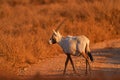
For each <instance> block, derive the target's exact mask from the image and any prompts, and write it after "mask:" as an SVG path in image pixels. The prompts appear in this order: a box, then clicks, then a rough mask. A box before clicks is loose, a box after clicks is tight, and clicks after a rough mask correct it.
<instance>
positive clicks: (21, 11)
mask: <svg viewBox="0 0 120 80" xmlns="http://www.w3.org/2000/svg"><path fill="white" fill-rule="evenodd" d="M63 19H66V21H65V23H64V24H63V25H62V27H61V29H60V32H61V33H62V34H63V35H64V36H66V35H68V34H69V35H86V36H87V37H89V38H90V40H91V43H97V42H101V41H104V40H110V39H117V38H120V0H0V65H1V66H0V70H1V71H2V70H3V68H4V70H6V71H7V70H8V71H7V72H9V71H11V69H12V70H13V71H15V72H16V71H17V69H20V68H24V67H29V66H30V65H31V64H34V63H37V62H39V61H40V60H43V59H45V58H48V57H52V56H55V55H58V54H59V53H62V50H61V49H60V47H59V46H57V45H55V46H50V45H48V40H49V38H50V36H51V34H52V29H55V28H56V27H57V25H59V23H60V22H61V21H62V20H63ZM4 70H3V72H4Z"/></svg>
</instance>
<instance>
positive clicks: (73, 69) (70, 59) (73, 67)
mask: <svg viewBox="0 0 120 80" xmlns="http://www.w3.org/2000/svg"><path fill="white" fill-rule="evenodd" d="M69 56H70V55H69ZM70 62H71V65H72V68H73V71H74V72H75V73H76V70H75V67H74V63H73V61H72V58H71V56H70Z"/></svg>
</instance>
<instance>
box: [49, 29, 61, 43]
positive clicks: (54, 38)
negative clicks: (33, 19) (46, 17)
mask: <svg viewBox="0 0 120 80" xmlns="http://www.w3.org/2000/svg"><path fill="white" fill-rule="evenodd" d="M61 38H62V35H61V34H60V33H59V31H55V30H53V34H52V37H51V38H50V40H49V44H55V43H58V42H59V41H60V40H61Z"/></svg>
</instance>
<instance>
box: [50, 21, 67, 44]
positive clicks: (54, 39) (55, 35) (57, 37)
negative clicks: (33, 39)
mask: <svg viewBox="0 0 120 80" xmlns="http://www.w3.org/2000/svg"><path fill="white" fill-rule="evenodd" d="M64 21H65V19H64V20H63V21H62V22H61V24H59V26H58V27H57V28H56V30H53V34H52V37H51V38H50V40H49V44H55V43H58V42H59V41H60V40H61V39H62V35H61V34H60V33H59V31H58V30H59V29H60V27H61V25H62V24H63V22H64Z"/></svg>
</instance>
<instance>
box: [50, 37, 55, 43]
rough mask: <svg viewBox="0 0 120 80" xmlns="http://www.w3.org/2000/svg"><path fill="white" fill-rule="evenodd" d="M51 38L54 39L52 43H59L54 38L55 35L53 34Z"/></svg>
mask: <svg viewBox="0 0 120 80" xmlns="http://www.w3.org/2000/svg"><path fill="white" fill-rule="evenodd" d="M50 40H52V44H55V43H57V42H56V39H55V38H54V36H52V37H51V39H50Z"/></svg>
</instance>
